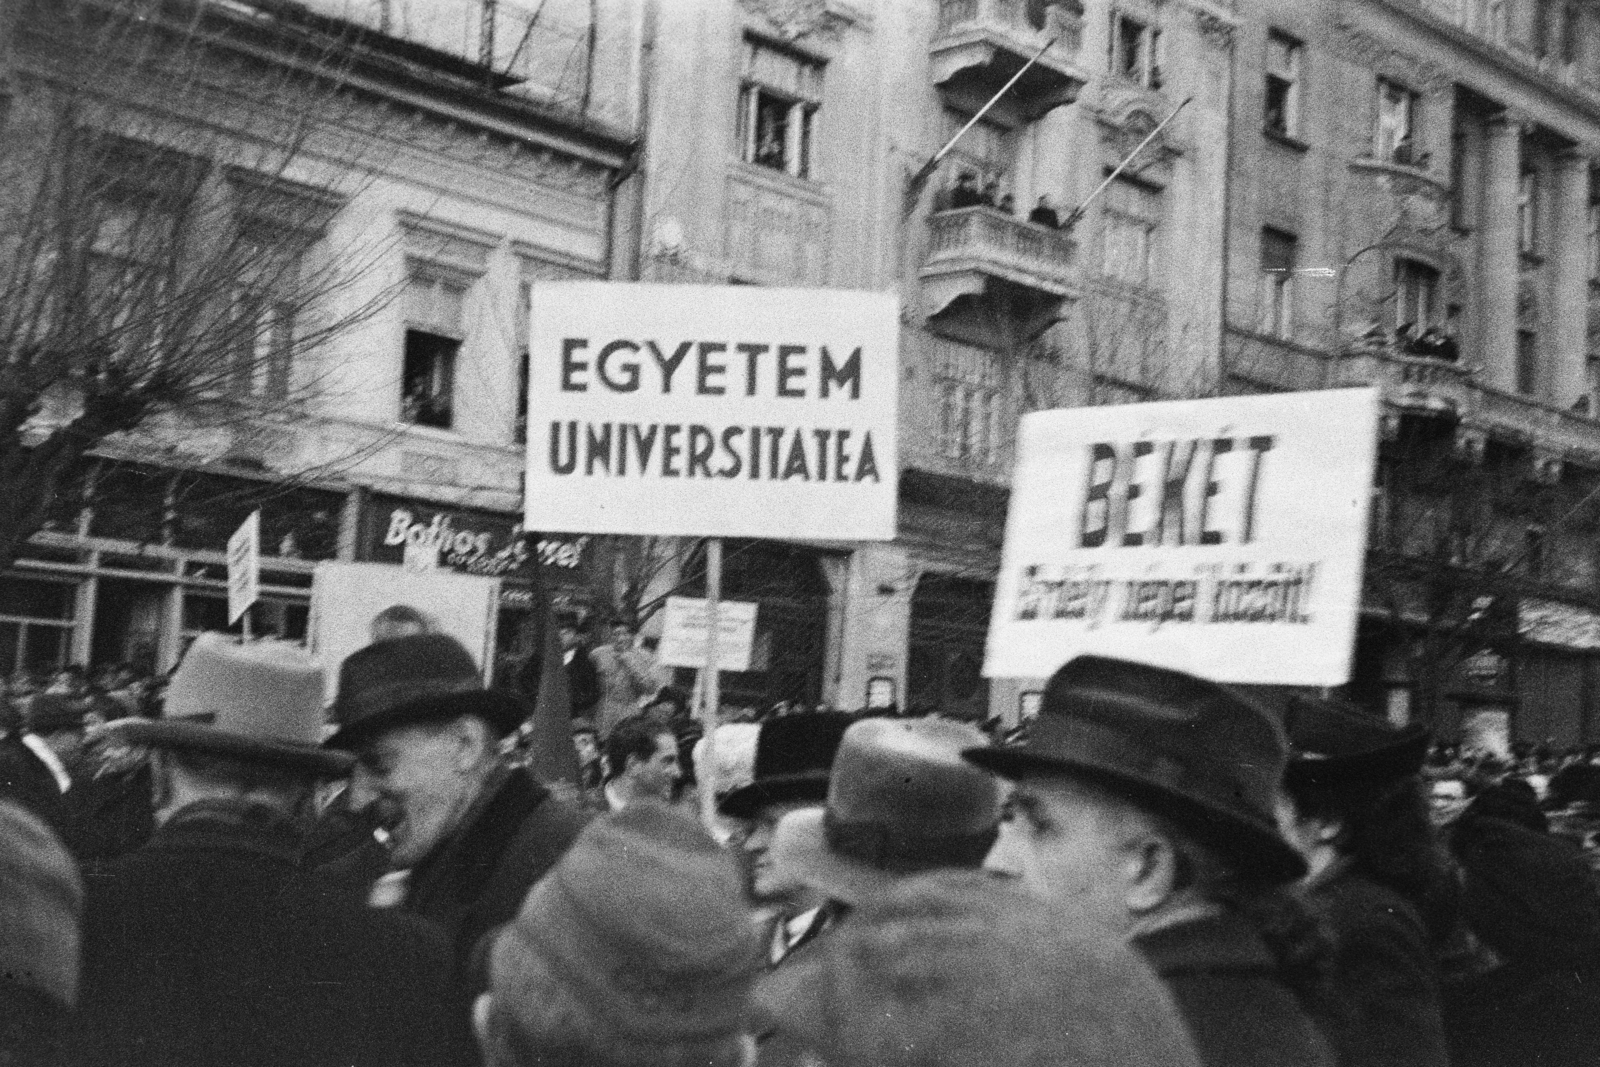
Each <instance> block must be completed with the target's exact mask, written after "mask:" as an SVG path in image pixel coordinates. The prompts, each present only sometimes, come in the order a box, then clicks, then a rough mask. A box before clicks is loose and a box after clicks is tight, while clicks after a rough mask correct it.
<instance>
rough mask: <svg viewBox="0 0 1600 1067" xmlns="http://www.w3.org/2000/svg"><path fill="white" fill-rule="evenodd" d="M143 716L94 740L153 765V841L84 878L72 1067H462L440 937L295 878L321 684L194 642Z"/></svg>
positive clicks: (298, 670)
mask: <svg viewBox="0 0 1600 1067" xmlns="http://www.w3.org/2000/svg"><path fill="white" fill-rule="evenodd" d="M167 716H168V718H167V719H165V720H161V721H151V720H143V719H124V720H120V721H119V722H117V723H114V724H110V725H108V727H107V729H108V730H111V731H113V732H114V733H115V734H117V735H118V736H119V737H120V738H121V739H122V740H125V741H127V742H128V743H131V744H140V745H147V746H149V747H150V748H151V749H152V750H153V756H152V762H153V770H154V775H153V776H154V783H155V788H154V792H155V798H154V799H155V812H156V816H155V817H156V822H157V829H156V832H155V835H154V837H153V838H152V839H151V840H150V841H149V842H148V843H147V844H146V845H144V846H143V847H141V848H139V849H137V850H135V851H133V852H131V853H129V854H127V855H126V856H123V857H121V858H120V859H118V860H115V861H113V862H111V863H108V864H106V865H105V866H103V867H100V868H98V869H91V870H90V871H89V872H87V874H86V877H85V879H84V881H85V886H86V892H87V900H86V906H85V909H84V938H83V945H84V962H83V975H82V993H81V997H80V1003H79V1017H78V1034H77V1042H78V1047H77V1048H76V1049H75V1050H74V1054H73V1055H72V1056H71V1057H70V1062H72V1063H74V1064H79V1065H81V1067H98V1065H113V1064H115V1065H120V1067H134V1065H149V1067H158V1065H159V1067H190V1065H192V1067H216V1065H218V1064H228V1065H229V1067H256V1065H259V1067H268V1065H279V1064H287V1063H293V1064H296V1065H300V1067H312V1065H326V1067H354V1065H363V1064H372V1065H380V1064H381V1065H385V1067H387V1065H393V1064H416V1065H418V1067H421V1065H428V1067H434V1065H444V1064H465V1063H470V1062H471V1058H470V1056H471V1051H470V1049H471V1046H470V1035H469V1034H468V1033H467V1032H466V1030H465V1026H464V1024H458V1022H457V1016H456V1013H455V1012H454V1011H452V1010H451V1001H450V998H449V992H448V977H449V973H450V953H449V948H448V945H447V943H446V942H445V939H444V937H443V936H442V935H441V934H440V933H439V932H438V931H436V930H434V929H433V928H432V927H431V926H429V925H428V924H426V923H424V922H421V921H419V920H416V919H413V918H409V917H405V916H400V915H393V914H388V913H383V912H376V911H371V910H368V909H365V908H359V907H354V906H350V905H347V904H345V903H341V902H335V901H334V900H333V898H332V897H331V895H329V894H327V893H325V892H323V891H320V890H319V889H318V888H317V887H316V886H315V885H314V884H313V883H312V882H311V881H310V880H309V878H308V876H307V875H306V874H305V873H304V872H303V870H302V868H301V866H300V863H299V859H300V850H301V847H302V831H303V828H304V824H305V820H304V818H303V816H304V815H305V813H306V811H307V808H308V804H309V801H310V798H311V792H312V789H313V787H314V786H315V784H316V783H317V782H318V781H319V780H321V779H327V778H335V777H339V776H341V775H343V774H345V773H347V772H348V770H349V768H350V759H349V757H348V756H345V755H344V754H342V753H338V752H330V751H327V750H325V749H323V748H321V747H320V746H319V744H318V741H319V739H320V734H321V727H322V671H321V669H320V668H319V667H318V665H317V664H316V662H315V661H314V660H312V659H311V658H310V657H309V656H308V655H307V654H306V653H305V652H304V651H303V650H301V649H300V648H298V647H296V646H294V645H290V644H287V643H283V642H277V641H258V642H251V643H246V644H240V643H238V642H237V641H236V640H234V639H233V638H231V637H229V636H228V635H226V634H216V633H213V634H202V635H201V636H200V637H199V638H198V639H196V641H195V643H194V645H193V646H192V647H191V648H190V649H189V652H188V655H187V656H186V657H185V658H184V661H183V664H182V666H180V667H179V669H178V672H177V674H176V675H175V676H174V677H173V679H172V684H171V687H170V688H169V689H168V692H167Z"/></svg>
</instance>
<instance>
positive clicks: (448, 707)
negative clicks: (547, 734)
mask: <svg viewBox="0 0 1600 1067" xmlns="http://www.w3.org/2000/svg"><path fill="white" fill-rule="evenodd" d="M461 715H475V716H477V717H478V718H480V719H482V720H483V721H484V722H486V723H488V724H489V726H490V727H491V728H492V729H493V730H494V732H495V733H496V734H497V735H498V736H500V737H506V736H508V735H510V734H511V733H513V732H514V731H515V730H516V729H517V727H518V726H521V725H522V722H523V720H524V719H526V718H527V717H528V707H527V705H526V704H524V703H523V702H522V701H520V700H518V699H517V698H516V697H514V696H512V695H511V694H510V693H505V692H501V691H500V690H498V689H467V690H463V691H461V692H457V693H430V694H429V695H427V696H423V697H419V698H417V699H416V700H408V701H405V702H403V703H399V704H396V705H394V706H393V707H390V708H384V709H383V710H382V711H376V712H373V713H371V714H369V715H366V716H364V717H362V718H359V719H357V720H356V721H354V722H351V723H349V724H347V725H345V726H341V727H339V729H338V730H336V731H334V733H333V734H332V735H331V736H330V737H329V738H328V739H327V740H326V741H324V742H323V745H324V746H325V747H327V748H334V749H351V748H359V747H360V746H361V745H363V744H365V743H366V742H367V741H369V740H371V739H372V737H373V736H375V735H376V734H380V733H383V732H384V731H385V730H392V729H395V728H396V727H400V726H412V725H415V724H416V723H419V722H434V721H439V720H444V719H454V718H457V717H458V716H461Z"/></svg>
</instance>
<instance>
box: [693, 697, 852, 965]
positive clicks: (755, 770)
mask: <svg viewBox="0 0 1600 1067" xmlns="http://www.w3.org/2000/svg"><path fill="white" fill-rule="evenodd" d="M855 721H856V719H855V716H853V715H847V714H844V713H842V712H820V711H819V712H812V713H808V714H802V715H784V716H781V717H779V718H776V719H771V720H769V721H767V722H765V723H763V724H762V725H761V728H760V732H759V733H758V734H757V735H756V745H755V759H754V764H753V767H752V774H751V780H750V781H749V782H747V783H745V784H743V785H741V786H739V787H738V788H736V789H733V790H730V791H729V792H728V793H726V794H725V795H723V796H722V797H720V798H719V799H718V800H717V814H718V815H721V816H722V817H723V818H724V819H728V820H730V821H732V822H733V823H734V825H735V830H734V835H733V841H734V843H735V844H736V846H737V847H738V849H739V851H740V853H741V855H742V856H743V859H744V865H745V878H746V884H747V886H748V892H749V896H750V900H751V902H752V903H754V904H756V905H757V906H758V907H763V908H767V909H769V910H770V911H771V914H772V935H771V938H770V940H769V943H768V952H767V959H768V962H769V963H770V964H773V965H776V964H778V963H780V962H781V961H782V960H783V958H784V957H785V956H787V955H788V954H789V953H790V952H792V951H794V950H795V949H797V948H800V947H802V946H803V945H805V944H806V943H807V942H809V941H810V940H811V939H812V938H813V937H815V936H816V935H817V934H818V933H820V932H821V929H822V926H823V916H824V912H823V909H822V904H823V898H822V897H821V896H820V895H819V894H818V893H817V891H816V890H814V889H812V888H811V887H810V886H808V885H806V884H805V882H803V881H801V880H800V879H799V878H797V877H795V876H794V875H793V874H792V873H791V872H789V871H786V870H784V869H783V868H781V867H779V866H778V865H777V864H775V863H773V862H772V859H771V855H770V853H771V848H772V833H773V830H774V829H775V828H776V827H777V825H778V822H779V820H781V819H782V818H783V817H784V816H785V815H787V814H789V813H790V812H792V811H799V810H801V809H802V808H815V807H819V806H821V805H822V803H823V801H825V800H826V799H827V797H828V777H829V772H830V770H831V769H832V767H833V758H834V754H835V753H837V752H838V750H839V743H840V741H841V740H843V738H844V733H845V730H847V729H848V728H849V727H850V725H851V724H852V723H854V722H855Z"/></svg>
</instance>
